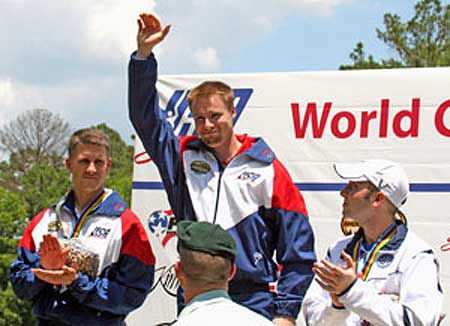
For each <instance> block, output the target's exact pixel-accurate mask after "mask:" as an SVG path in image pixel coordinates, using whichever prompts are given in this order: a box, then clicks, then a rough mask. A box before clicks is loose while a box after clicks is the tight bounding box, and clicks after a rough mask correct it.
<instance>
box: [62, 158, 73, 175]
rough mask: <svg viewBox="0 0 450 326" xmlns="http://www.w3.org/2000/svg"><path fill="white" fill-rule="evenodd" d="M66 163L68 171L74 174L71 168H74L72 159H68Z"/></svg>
mask: <svg viewBox="0 0 450 326" xmlns="http://www.w3.org/2000/svg"><path fill="white" fill-rule="evenodd" d="M64 163H65V165H66V169H67V170H68V171H69V172H72V171H71V168H72V162H71V161H70V157H68V158H66V160H65V161H64Z"/></svg>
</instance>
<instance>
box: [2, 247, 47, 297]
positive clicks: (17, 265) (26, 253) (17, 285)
mask: <svg viewBox="0 0 450 326" xmlns="http://www.w3.org/2000/svg"><path fill="white" fill-rule="evenodd" d="M40 267H41V266H40V259H39V255H38V254H37V253H35V252H32V251H30V250H28V249H26V248H24V247H19V248H18V258H17V260H16V261H15V262H13V263H12V264H11V266H10V280H11V284H12V287H13V290H14V293H15V294H16V295H17V296H18V297H19V298H20V299H22V300H28V301H32V300H34V299H35V298H36V297H37V296H38V295H39V294H40V293H41V292H42V291H45V290H48V289H51V287H52V286H51V285H50V284H48V283H45V282H43V281H41V280H40V279H38V278H37V277H36V276H34V274H33V273H32V272H31V269H32V268H40Z"/></svg>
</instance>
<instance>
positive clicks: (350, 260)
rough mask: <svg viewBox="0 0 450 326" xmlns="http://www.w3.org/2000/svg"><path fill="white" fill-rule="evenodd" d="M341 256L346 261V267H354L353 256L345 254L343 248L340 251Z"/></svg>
mask: <svg viewBox="0 0 450 326" xmlns="http://www.w3.org/2000/svg"><path fill="white" fill-rule="evenodd" d="M341 255H342V258H344V261H345V262H346V263H347V267H348V268H355V263H354V262H353V258H352V257H351V256H350V255H349V254H347V253H346V252H345V251H344V250H342V252H341Z"/></svg>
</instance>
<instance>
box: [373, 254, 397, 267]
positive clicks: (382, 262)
mask: <svg viewBox="0 0 450 326" xmlns="http://www.w3.org/2000/svg"><path fill="white" fill-rule="evenodd" d="M393 260H394V255H393V254H381V255H379V256H378V258H377V265H378V267H380V268H386V267H388V266H389V265H390V264H391V263H392V261H393Z"/></svg>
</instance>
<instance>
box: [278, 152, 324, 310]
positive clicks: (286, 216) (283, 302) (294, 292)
mask: <svg viewBox="0 0 450 326" xmlns="http://www.w3.org/2000/svg"><path fill="white" fill-rule="evenodd" d="M273 164H274V170H275V177H274V189H273V196H272V208H273V213H274V215H275V216H274V218H275V221H276V224H277V244H276V257H277V262H278V264H280V265H281V266H282V269H281V274H280V277H279V279H278V283H277V296H276V298H275V315H285V316H291V317H294V318H296V317H297V315H298V313H299V311H300V307H301V304H302V301H303V297H304V295H305V293H306V290H307V289H308V287H309V285H310V284H311V281H312V279H313V272H312V266H313V263H314V262H315V261H316V255H315V252H314V234H313V231H312V228H311V225H310V223H309V219H308V213H307V211H306V207H305V202H304V200H303V197H302V195H301V193H300V191H299V190H298V189H297V188H296V186H295V184H294V183H293V181H292V179H291V177H290V176H289V173H288V172H287V170H286V169H285V168H284V166H283V165H282V164H281V163H280V162H279V161H278V160H277V159H275V160H274V162H273Z"/></svg>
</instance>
